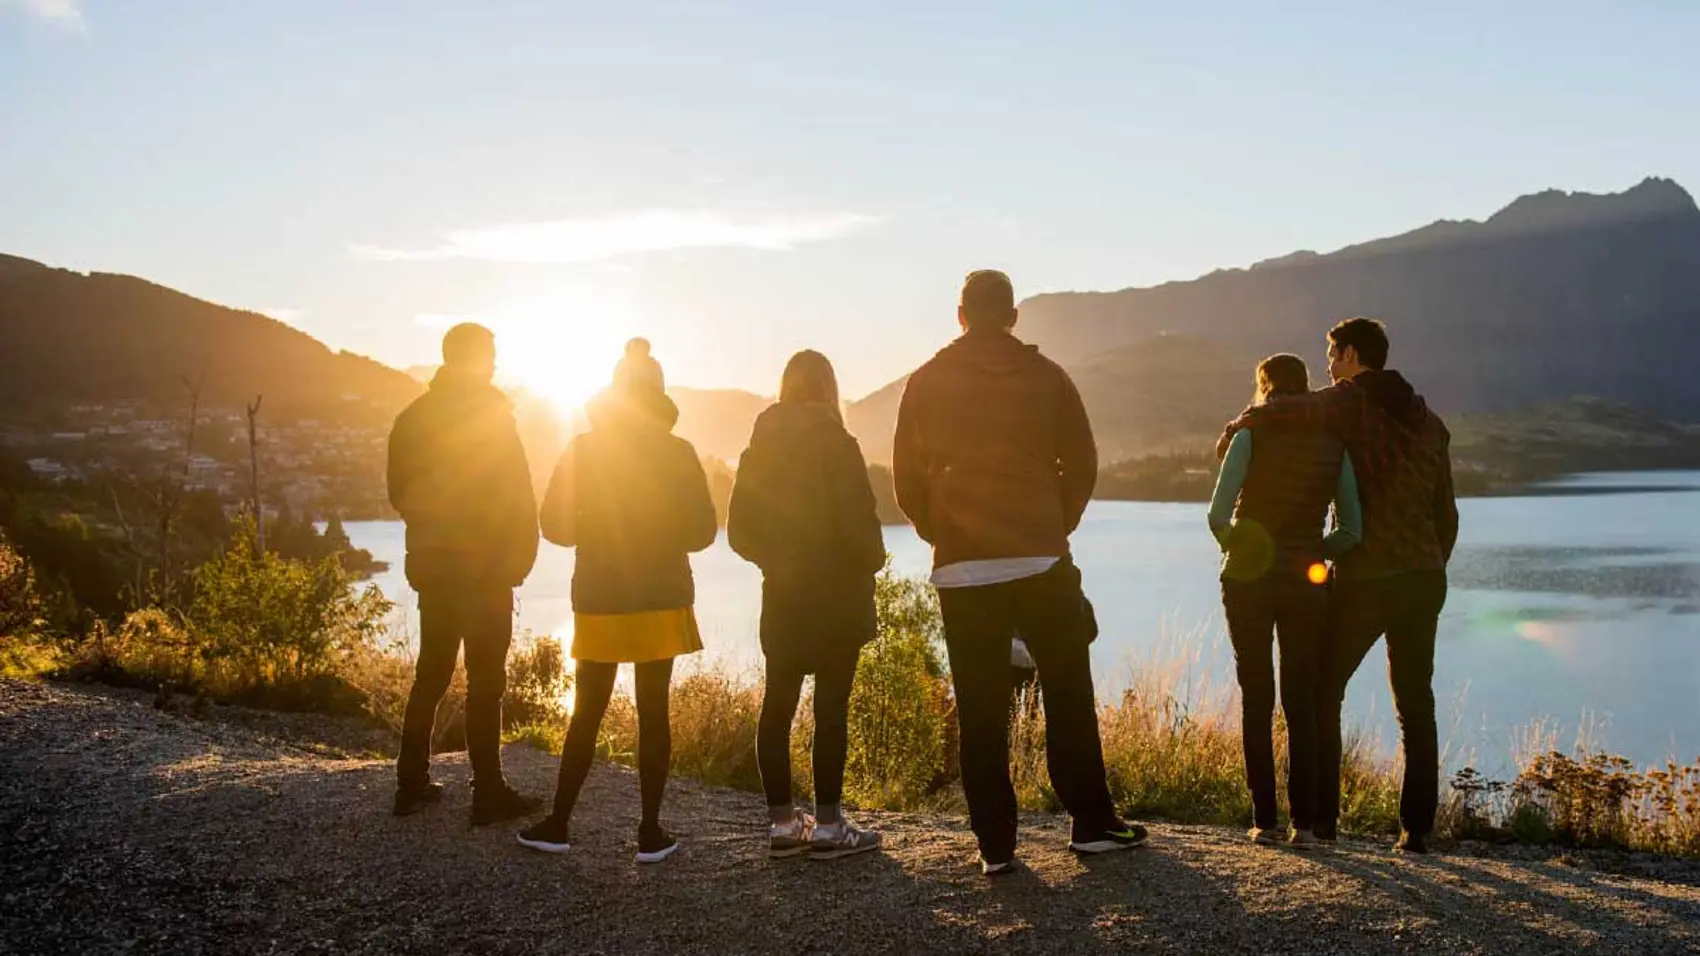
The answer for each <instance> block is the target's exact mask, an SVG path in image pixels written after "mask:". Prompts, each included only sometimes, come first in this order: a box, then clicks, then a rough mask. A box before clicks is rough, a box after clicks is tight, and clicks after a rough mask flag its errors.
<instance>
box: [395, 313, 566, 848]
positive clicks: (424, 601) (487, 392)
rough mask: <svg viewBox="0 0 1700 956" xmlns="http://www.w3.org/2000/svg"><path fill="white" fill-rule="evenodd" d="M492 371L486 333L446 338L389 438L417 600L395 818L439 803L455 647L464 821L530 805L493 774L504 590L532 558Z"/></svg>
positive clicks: (507, 416)
mask: <svg viewBox="0 0 1700 956" xmlns="http://www.w3.org/2000/svg"><path fill="white" fill-rule="evenodd" d="M495 367H496V340H495V336H494V335H492V334H491V332H490V330H489V329H486V328H484V327H482V326H478V325H472V324H462V325H457V326H455V327H454V328H452V329H450V330H449V332H448V334H447V335H446V336H444V338H443V367H442V369H441V370H439V371H438V372H437V375H436V377H435V378H433V379H432V380H431V388H430V390H429V391H427V392H426V393H425V394H424V395H422V396H420V397H419V398H418V399H417V400H416V401H414V403H413V404H411V405H409V406H408V407H407V408H406V409H405V410H404V411H403V412H402V413H401V415H400V416H398V417H397V418H396V422H395V428H394V429H393V430H392V431H391V432H390V444H389V494H390V503H391V504H392V505H394V506H395V509H396V511H398V512H400V513H401V517H402V520H403V521H404V522H406V523H407V581H408V584H410V585H411V586H412V587H413V589H414V590H415V591H417V592H418V593H419V657H418V660H417V663H416V666H415V674H414V681H413V692H412V694H410V695H409V697H408V700H407V714H406V717H405V718H404V721H403V726H402V733H401V756H400V759H399V760H398V761H397V765H396V770H397V776H398V777H399V780H398V788H397V790H396V799H395V812H396V815H398V816H405V815H408V814H411V813H417V812H419V811H420V810H422V809H424V807H425V806H426V805H427V804H430V803H434V802H436V801H437V800H438V799H440V798H441V796H442V787H441V785H440V784H435V783H432V782H431V778H430V758H431V738H432V731H433V727H434V725H435V723H436V715H437V705H438V704H439V703H441V701H442V699H443V694H444V693H445V692H446V691H447V690H448V687H449V682H450V679H451V678H452V677H453V676H454V669H455V657H456V656H457V655H458V654H459V653H460V648H461V645H462V644H464V645H465V646H466V683H467V692H466V749H467V755H468V758H469V759H470V761H471V763H472V786H473V796H472V819H473V822H474V823H494V822H497V821H500V820H507V819H512V818H515V817H518V816H523V815H525V814H527V813H530V812H532V811H534V810H536V809H537V808H538V807H540V806H541V801H539V800H537V799H535V798H531V797H526V796H523V795H521V794H519V793H517V792H515V791H514V790H513V788H511V787H509V786H508V784H507V782H506V780H505V779H504V778H503V776H502V752H501V734H502V695H503V694H504V693H505V692H506V689H507V661H508V644H509V641H510V640H511V639H512V636H513V609H514V588H517V587H519V585H520V584H521V583H523V582H524V581H525V578H526V575H528V574H530V573H531V566H532V564H533V563H534V562H535V561H536V560H537V506H536V498H535V496H534V495H533V493H532V490H531V478H530V471H529V469H528V468H527V466H526V461H525V449H524V448H523V447H522V446H521V445H520V440H519V432H518V430H517V429H516V428H515V426H514V416H513V409H512V407H511V406H510V404H509V403H508V400H507V397H506V396H504V395H503V394H502V392H501V390H500V389H497V388H496V387H495V386H494V385H493V384H491V379H492V378H493V376H494V374H495Z"/></svg>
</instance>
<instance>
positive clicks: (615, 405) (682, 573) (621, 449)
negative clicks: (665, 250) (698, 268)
mask: <svg viewBox="0 0 1700 956" xmlns="http://www.w3.org/2000/svg"><path fill="white" fill-rule="evenodd" d="M587 412H588V413H589V417H590V430H589V431H588V432H586V433H585V434H583V435H580V436H578V437H577V438H574V439H573V440H572V442H571V443H570V444H569V445H568V446H567V450H566V452H565V453H564V454H563V455H562V456H561V460H560V462H559V463H558V464H557V465H556V467H555V474H554V476H553V478H551V480H550V482H549V491H548V494H547V495H546V496H545V498H544V502H543V509H542V515H541V525H542V529H543V537H544V538H546V539H547V540H549V541H551V542H553V543H555V544H558V545H561V546H562V547H569V548H576V549H577V552H578V553H577V562H576V565H575V567H574V570H573V646H572V656H573V659H574V660H575V661H577V670H576V675H575V677H574V684H573V716H572V722H571V723H570V724H569V725H568V727H567V739H566V744H565V745H564V746H563V747H562V750H561V771H560V778H559V781H558V782H557V784H556V788H555V807H554V811H553V812H552V813H551V814H550V815H549V817H548V818H547V819H545V820H543V821H542V822H540V823H538V824H537V825H535V826H533V827H530V828H528V829H526V830H524V831H522V832H521V833H520V834H519V842H520V843H521V844H523V845H524V846H527V847H530V848H532V849H534V850H542V851H544V852H546V853H564V852H566V851H567V850H568V849H569V848H570V846H571V843H570V839H569V834H568V822H569V820H570V819H571V817H572V812H573V804H574V803H575V802H576V801H577V799H578V794H579V789H580V788H581V787H582V786H583V785H584V780H585V777H586V776H587V775H588V774H589V773H590V764H591V760H592V759H593V758H594V757H595V755H596V738H597V734H598V732H599V731H600V729H601V726H602V717H603V714H604V713H605V712H606V711H607V709H608V701H609V699H610V698H611V697H612V696H613V693H614V677H615V674H616V673H617V671H618V668H619V665H621V664H623V663H628V662H629V663H631V664H633V665H634V667H635V670H636V681H635V685H636V698H637V714H638V789H639V790H640V791H641V792H642V796H643V817H642V821H641V822H640V823H639V825H638V846H637V859H638V862H640V863H659V862H661V861H662V860H665V859H667V857H669V856H671V855H672V854H673V852H674V851H676V850H677V849H678V848H679V844H678V841H677V840H675V839H674V838H673V835H672V834H670V833H668V832H667V831H666V829H664V828H663V827H662V826H661V799H662V795H663V793H664V792H665V791H666V789H667V774H668V765H669V762H670V761H671V758H672V739H671V732H670V729H669V727H668V717H667V708H668V701H667V698H668V692H669V690H670V689H671V686H672V681H673V659H674V658H676V657H678V656H679V655H681V654H691V653H694V652H696V651H699V650H701V649H702V638H701V636H700V635H699V634H698V631H697V622H696V614H695V611H694V610H693V605H694V604H695V602H696V588H695V583H694V582H693V580H692V578H691V564H690V555H691V554H692V553H693V552H697V551H701V550H703V549H704V548H707V547H708V546H709V545H711V544H713V543H714V539H715V537H716V535H717V534H718V530H719V529H718V527H717V525H716V522H715V516H714V504H713V502H712V501H711V500H710V498H709V493H708V478H707V476H706V475H705V474H704V472H703V468H702V463H701V461H700V460H699V459H698V458H697V453H696V450H695V449H694V448H692V447H691V444H690V442H687V441H685V440H684V439H682V438H678V437H675V436H674V435H673V434H672V430H673V426H674V425H675V424H677V422H678V419H679V409H678V407H677V406H675V405H674V404H673V401H672V400H671V399H669V398H668V397H667V393H666V389H665V382H664V379H663V377H662V372H661V366H660V365H659V364H657V363H656V361H655V360H654V359H653V358H651V357H650V355H649V343H648V342H645V341H644V340H642V339H634V340H633V341H632V342H631V343H630V344H628V345H627V346H626V355H625V358H623V359H622V360H621V361H620V364H619V365H618V366H617V367H616V368H615V371H614V384H613V385H612V387H610V388H609V389H607V390H606V391H604V392H603V393H602V394H600V395H598V396H597V397H596V398H594V399H592V400H591V402H590V404H589V406H588V407H587Z"/></svg>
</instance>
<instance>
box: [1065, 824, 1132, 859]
mask: <svg viewBox="0 0 1700 956" xmlns="http://www.w3.org/2000/svg"><path fill="white" fill-rule="evenodd" d="M1149 836H1150V834H1149V833H1147V832H1146V830H1145V828H1144V827H1142V826H1140V825H1139V824H1137V823H1124V824H1122V825H1121V826H1120V827H1117V828H1115V829H1110V830H1103V831H1100V832H1098V833H1094V834H1092V835H1090V836H1088V837H1087V838H1086V839H1075V840H1072V841H1070V842H1069V845H1068V848H1069V849H1071V850H1073V851H1074V852H1076V853H1114V852H1116V851H1117V850H1131V849H1133V848H1134V847H1136V846H1143V845H1144V844H1145V840H1146V838H1147V837H1149Z"/></svg>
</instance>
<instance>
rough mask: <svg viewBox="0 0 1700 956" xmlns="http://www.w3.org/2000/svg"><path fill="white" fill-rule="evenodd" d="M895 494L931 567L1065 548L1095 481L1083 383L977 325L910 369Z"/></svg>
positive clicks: (1062, 552)
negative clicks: (927, 549) (926, 547)
mask: <svg viewBox="0 0 1700 956" xmlns="http://www.w3.org/2000/svg"><path fill="white" fill-rule="evenodd" d="M892 473H893V478H894V480H895V482H896V485H897V503H898V505H899V506H900V507H901V508H902V509H903V512H904V514H906V515H908V516H909V520H910V521H911V522H913V523H914V525H915V530H916V532H917V533H919V534H920V536H921V537H922V538H923V539H924V540H926V541H928V542H930V543H931V544H932V546H933V565H934V567H944V566H946V565H950V564H955V563H957V562H961V561H977V560H987V559H994V558H1035V557H1059V558H1060V557H1066V556H1067V555H1068V554H1069V546H1068V536H1069V535H1070V534H1071V533H1073V531H1074V529H1075V528H1076V527H1077V526H1078V525H1079V524H1080V519H1081V517H1082V516H1083V515H1084V514H1085V513H1086V505H1087V503H1088V502H1089V501H1090V500H1091V498H1092V488H1093V486H1094V485H1095V484H1096V482H1097V480H1098V450H1097V446H1096V445H1095V444H1094V443H1093V440H1092V425H1091V423H1090V422H1089V421H1088V420H1087V417H1086V407H1085V405H1083V404H1082V403H1081V400H1080V392H1079V391H1078V390H1076V388H1075V387H1074V382H1073V381H1071V380H1070V379H1069V377H1068V373H1067V372H1064V371H1063V370H1062V367H1061V366H1059V365H1057V364H1056V363H1055V362H1052V361H1051V360H1050V359H1047V358H1045V357H1044V356H1043V355H1040V354H1039V350H1038V348H1036V347H1034V346H1031V345H1026V344H1024V343H1022V342H1021V340H1019V339H1017V338H1015V336H1013V335H1010V334H1008V333H1007V332H1003V331H971V332H968V333H967V334H965V335H963V336H961V337H960V338H958V339H957V340H956V341H955V342H953V343H951V344H950V345H949V346H948V347H946V348H945V349H944V350H942V351H941V352H939V353H938V354H937V355H935V356H934V357H933V358H932V360H931V361H929V362H927V364H925V365H923V366H921V368H920V369H919V370H917V371H916V372H915V374H914V375H912V376H910V378H909V384H908V385H907V387H905V388H904V391H903V401H902V404H901V405H900V406H899V407H898V413H897V435H896V439H895V442H894V450H893V455H892Z"/></svg>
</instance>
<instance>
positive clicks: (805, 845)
mask: <svg viewBox="0 0 1700 956" xmlns="http://www.w3.org/2000/svg"><path fill="white" fill-rule="evenodd" d="M814 829H815V821H814V818H812V817H810V816H809V815H808V814H807V813H804V812H803V811H801V810H798V811H797V812H796V815H795V816H794V817H792V818H791V822H790V823H776V824H774V825H772V826H770V827H768V829H767V855H768V858H769V859H774V860H785V859H789V858H791V857H794V856H802V855H803V854H804V853H807V852H809V841H810V840H811V839H813V837H814Z"/></svg>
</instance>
